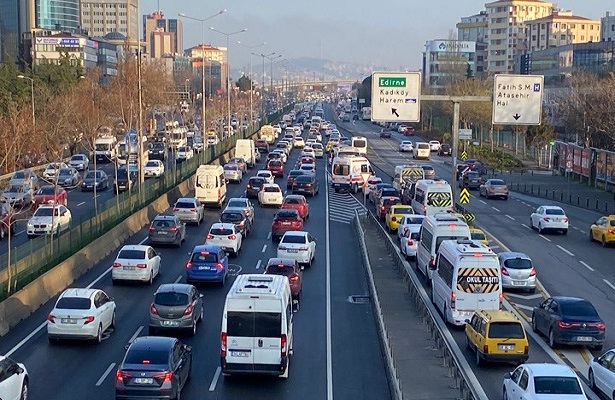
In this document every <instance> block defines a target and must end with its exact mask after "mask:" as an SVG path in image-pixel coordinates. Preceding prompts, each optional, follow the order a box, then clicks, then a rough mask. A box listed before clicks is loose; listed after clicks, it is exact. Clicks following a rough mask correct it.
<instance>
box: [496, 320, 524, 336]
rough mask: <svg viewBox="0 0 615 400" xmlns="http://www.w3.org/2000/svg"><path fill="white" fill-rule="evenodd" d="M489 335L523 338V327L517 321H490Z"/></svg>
mask: <svg viewBox="0 0 615 400" xmlns="http://www.w3.org/2000/svg"><path fill="white" fill-rule="evenodd" d="M489 337H490V338H494V339H523V338H524V337H525V335H524V334H523V327H522V326H521V324H520V323H518V322H492V323H491V324H490V325H489Z"/></svg>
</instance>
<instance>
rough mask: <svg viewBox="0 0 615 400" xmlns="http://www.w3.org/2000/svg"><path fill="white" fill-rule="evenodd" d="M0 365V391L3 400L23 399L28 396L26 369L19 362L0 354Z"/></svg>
mask: <svg viewBox="0 0 615 400" xmlns="http://www.w3.org/2000/svg"><path fill="white" fill-rule="evenodd" d="M0 366H2V367H1V369H2V371H3V372H4V375H3V377H2V380H0V393H1V394H2V399H3V400H23V399H27V398H28V393H29V392H28V389H29V387H28V382H29V378H28V371H27V370H26V367H25V366H24V365H23V364H21V363H16V362H15V361H13V360H11V359H10V358H8V357H4V356H0Z"/></svg>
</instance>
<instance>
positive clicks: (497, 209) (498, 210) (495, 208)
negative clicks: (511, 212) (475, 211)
mask: <svg viewBox="0 0 615 400" xmlns="http://www.w3.org/2000/svg"><path fill="white" fill-rule="evenodd" d="M491 208H493V209H494V210H495V211H497V212H500V210H498V209H497V208H495V207H491Z"/></svg>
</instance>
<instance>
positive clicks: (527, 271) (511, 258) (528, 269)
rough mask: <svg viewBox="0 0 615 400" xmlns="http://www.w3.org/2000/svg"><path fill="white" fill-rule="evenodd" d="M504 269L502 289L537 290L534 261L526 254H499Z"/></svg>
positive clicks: (513, 252) (510, 252) (507, 252)
mask: <svg viewBox="0 0 615 400" xmlns="http://www.w3.org/2000/svg"><path fill="white" fill-rule="evenodd" d="M498 259H499V260H500V266H501V268H502V288H503V289H521V290H527V291H529V292H531V293H533V292H534V291H535V290H536V269H535V268H534V266H533V265H532V259H531V258H529V257H528V256H527V255H525V254H524V253H519V252H516V251H505V252H502V253H499V254H498Z"/></svg>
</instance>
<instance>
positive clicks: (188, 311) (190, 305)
mask: <svg viewBox="0 0 615 400" xmlns="http://www.w3.org/2000/svg"><path fill="white" fill-rule="evenodd" d="M192 311H194V307H193V306H192V304H188V307H186V309H185V310H184V315H191V314H192Z"/></svg>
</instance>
